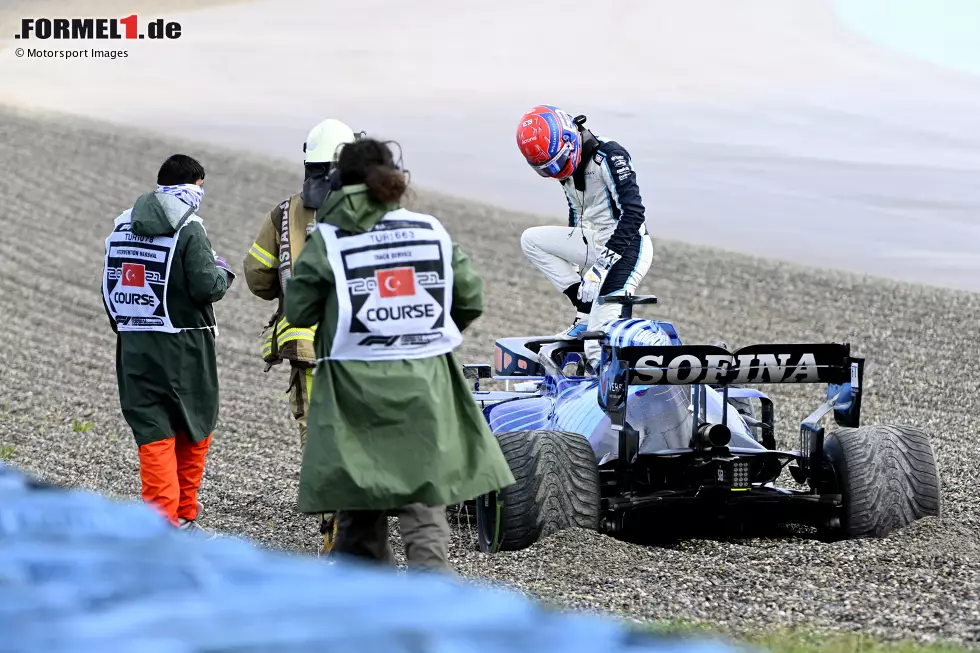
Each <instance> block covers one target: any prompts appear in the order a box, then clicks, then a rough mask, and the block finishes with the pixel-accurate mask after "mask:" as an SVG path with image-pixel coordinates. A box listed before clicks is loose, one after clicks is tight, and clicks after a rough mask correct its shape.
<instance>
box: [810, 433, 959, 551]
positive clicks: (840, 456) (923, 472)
mask: <svg viewBox="0 0 980 653" xmlns="http://www.w3.org/2000/svg"><path fill="white" fill-rule="evenodd" d="M824 458H825V460H826V462H827V463H828V464H829V465H830V467H831V468H832V469H833V475H834V477H835V478H836V483H835V484H834V485H836V489H837V492H839V493H840V494H841V495H842V499H843V510H842V512H841V517H840V525H839V527H836V528H834V529H832V530H829V531H828V532H827V535H830V536H831V537H834V536H838V537H845V538H861V537H884V536H885V535H888V533H890V532H892V531H894V530H897V529H900V528H904V527H905V526H908V525H909V524H911V523H912V522H914V521H915V520H917V519H921V518H923V517H938V516H939V515H940V489H939V472H938V469H937V466H936V458H935V454H934V452H933V449H932V445H931V444H930V443H929V436H928V435H927V434H926V433H925V432H924V431H922V430H921V429H918V428H915V427H911V426H861V427H859V428H842V429H838V430H836V431H834V432H833V433H831V434H830V436H829V437H828V438H827V440H826V442H825V443H824ZM828 490H829V488H828Z"/></svg>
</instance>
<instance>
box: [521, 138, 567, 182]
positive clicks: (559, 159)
mask: <svg viewBox="0 0 980 653" xmlns="http://www.w3.org/2000/svg"><path fill="white" fill-rule="evenodd" d="M571 156H572V144H571V143H565V144H564V145H563V146H562V148H561V149H560V150H558V154H556V155H555V156H553V157H551V158H550V159H548V160H547V161H545V162H544V163H539V164H536V165H532V166H531V167H532V168H534V169H535V170H536V171H537V173H538V174H539V175H541V176H542V177H557V176H558V175H559V174H560V173H561V171H562V170H564V169H565V166H566V165H568V159H569V158H570V157H571Z"/></svg>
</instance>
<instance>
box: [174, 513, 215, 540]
mask: <svg viewBox="0 0 980 653" xmlns="http://www.w3.org/2000/svg"><path fill="white" fill-rule="evenodd" d="M177 521H178V522H179V523H180V525H179V526H178V527H177V528H179V529H180V530H182V531H184V532H185V533H190V534H191V535H194V536H197V537H205V538H207V539H209V540H213V539H215V538H216V537H218V536H217V535H216V534H215V533H212V532H211V531H209V530H207V529H205V528H202V527H201V526H200V525H199V524H198V523H197V520H194V519H184V518H183V517H178V518H177Z"/></svg>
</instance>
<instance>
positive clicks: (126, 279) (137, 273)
mask: <svg viewBox="0 0 980 653" xmlns="http://www.w3.org/2000/svg"><path fill="white" fill-rule="evenodd" d="M122 285H124V286H133V287H135V288H143V287H145V286H146V266H145V265H143V264H142V263H123V264H122Z"/></svg>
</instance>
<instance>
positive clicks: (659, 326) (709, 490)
mask: <svg viewBox="0 0 980 653" xmlns="http://www.w3.org/2000/svg"><path fill="white" fill-rule="evenodd" d="M597 301H600V302H616V303H619V304H622V305H623V314H624V318H623V319H620V320H617V321H615V322H611V323H609V324H607V325H605V327H604V329H603V331H601V332H589V333H586V334H584V335H583V336H582V337H581V338H579V339H577V340H558V339H555V338H553V337H551V338H548V337H543V338H542V337H531V338H527V337H524V338H502V339H500V340H497V342H496V348H495V356H494V358H495V360H494V366H493V368H491V366H490V365H465V366H464V372H465V374H466V375H467V376H468V378H470V379H471V380H473V381H474V392H473V396H474V398H475V400H476V401H477V402H478V403H479V404H480V405H481V407H482V410H483V413H484V415H485V417H486V419H487V422H488V423H489V425H490V428H491V430H492V431H493V432H494V433H495V434H496V435H497V438H498V440H499V442H500V446H501V449H502V451H503V453H504V456H505V457H506V459H507V461H508V463H509V464H510V468H511V470H512V472H513V474H514V477H515V479H516V484H515V485H512V486H510V487H507V488H503V489H501V490H500V491H498V492H496V493H493V494H488V495H483V496H480V497H478V498H477V499H476V500H475V501H473V502H472V503H471V507H472V509H473V511H474V512H475V513H476V524H477V528H476V530H477V533H478V539H479V547H480V549H481V550H483V551H485V552H496V551H500V550H515V549H522V548H525V547H528V546H530V545H531V544H533V543H534V542H536V541H538V540H540V539H541V538H544V537H546V536H548V535H549V534H551V533H554V532H556V531H557V530H560V529H563V528H569V527H578V528H588V529H595V530H598V531H600V532H603V533H609V534H625V533H626V532H627V531H628V530H629V529H631V528H632V527H642V526H643V525H644V524H647V525H650V524H653V525H655V526H656V528H657V529H658V530H661V531H663V530H664V529H670V528H671V527H672V526H673V525H676V524H680V523H682V522H683V521H685V520H692V519H693V520H699V522H700V523H705V522H706V520H720V521H723V522H735V523H736V524H741V525H744V524H747V523H749V522H755V521H757V520H762V521H763V522H764V523H770V524H776V523H779V524H800V525H807V526H812V527H815V528H816V529H817V531H818V533H820V534H821V536H822V537H824V538H825V539H842V538H855V537H882V536H884V535H886V534H887V533H889V532H891V531H893V530H895V529H897V528H902V527H904V526H906V525H908V524H910V523H911V522H912V521H914V520H916V519H919V518H922V517H926V516H938V515H939V514H940V490H939V479H938V475H937V469H936V461H935V457H934V454H933V450H932V446H931V445H930V442H929V437H928V436H927V435H926V433H924V432H923V431H921V430H920V429H918V428H914V427H910V426H862V425H861V424H860V416H861V390H862V387H863V376H864V359H863V358H862V357H859V356H854V355H852V354H851V350H850V345H849V344H846V343H844V344H841V343H802V344H798V343H797V344H757V345H750V346H746V347H741V348H738V349H735V350H729V349H728V348H727V346H726V345H724V344H723V343H719V344H715V345H691V344H683V343H682V342H681V339H680V337H679V336H678V334H677V330H676V329H675V327H674V325H673V324H671V323H670V322H666V321H660V320H640V319H633V318H632V307H633V305H635V304H654V303H656V302H657V299H656V297H653V296H636V297H631V296H605V297H600V298H599V299H598V300H597ZM586 339H597V340H599V341H600V344H601V347H602V359H601V361H602V362H601V363H600V367H599V370H600V371H599V373H598V376H588V375H586V374H585V368H584V365H583V358H584V357H583V343H584V341H585V340H586ZM488 378H492V379H496V380H498V381H502V382H505V383H506V384H507V386H508V389H506V390H504V391H486V390H481V389H480V380H481V379H488ZM515 382H516V383H517V385H516V386H515V388H514V389H510V388H509V385H510V383H515ZM772 383H826V384H827V393H826V399H825V401H824V402H823V403H821V404H820V405H819V406H818V407H817V408H816V410H814V411H813V413H811V414H810V415H809V416H807V417H806V418H804V419H803V420H802V422H801V423H800V441H799V448H798V449H795V450H781V449H779V448H777V445H776V437H775V417H774V415H775V411H774V407H773V402H772V400H771V399H770V398H769V397H768V396H766V395H765V394H764V393H763V392H761V391H759V390H755V389H750V388H747V387H745V386H746V385H753V384H772ZM756 404H758V410H757V409H756ZM831 414H832V416H833V420H834V422H836V425H837V427H838V428H836V429H834V430H832V431H830V432H829V433H827V432H825V430H824V428H823V427H822V426H820V422H821V420H822V419H823V418H824V417H827V416H829V415H831ZM785 468H788V470H789V472H790V475H791V476H792V479H793V480H794V481H795V482H796V484H797V488H796V489H793V488H788V487H779V486H777V485H776V484H775V482H776V481H777V479H778V478H779V477H780V475H781V473H782V472H783V470H784V469H785ZM707 523H711V522H710V521H709V522H707Z"/></svg>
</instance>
